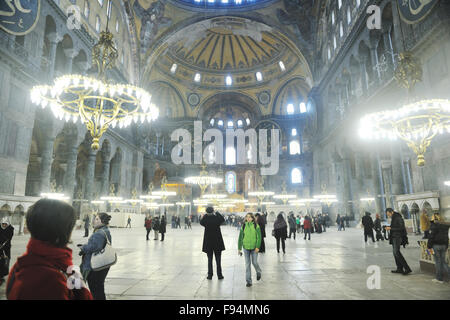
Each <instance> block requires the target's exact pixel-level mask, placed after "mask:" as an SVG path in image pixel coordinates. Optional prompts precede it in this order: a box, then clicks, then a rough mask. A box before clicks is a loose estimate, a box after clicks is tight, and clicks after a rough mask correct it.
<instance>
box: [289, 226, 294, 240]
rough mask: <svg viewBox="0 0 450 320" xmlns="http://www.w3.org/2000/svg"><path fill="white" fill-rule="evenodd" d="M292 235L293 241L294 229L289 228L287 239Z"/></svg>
mask: <svg viewBox="0 0 450 320" xmlns="http://www.w3.org/2000/svg"><path fill="white" fill-rule="evenodd" d="M292 234H293V235H294V240H295V229H293V228H289V237H288V238H289V239H290V238H291V235H292Z"/></svg>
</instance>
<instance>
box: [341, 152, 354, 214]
mask: <svg viewBox="0 0 450 320" xmlns="http://www.w3.org/2000/svg"><path fill="white" fill-rule="evenodd" d="M342 169H343V174H344V193H343V195H344V199H343V201H344V207H345V211H346V214H347V215H348V216H349V217H352V218H354V217H355V214H354V210H353V202H352V201H353V196H352V195H353V193H352V173H351V168H350V160H349V159H348V158H344V159H342Z"/></svg>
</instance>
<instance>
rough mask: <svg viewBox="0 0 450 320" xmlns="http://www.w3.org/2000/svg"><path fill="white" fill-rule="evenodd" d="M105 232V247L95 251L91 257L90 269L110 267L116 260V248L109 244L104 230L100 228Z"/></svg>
mask: <svg viewBox="0 0 450 320" xmlns="http://www.w3.org/2000/svg"><path fill="white" fill-rule="evenodd" d="M102 232H103V233H104V234H105V238H106V244H105V247H104V248H103V249H102V250H100V251H99V252H95V253H93V254H92V257H91V268H92V271H100V270H103V269H106V268H109V267H111V266H112V265H114V264H116V262H117V253H116V250H114V248H113V247H112V246H111V243H110V242H109V240H108V236H107V235H106V232H105V231H103V230H102Z"/></svg>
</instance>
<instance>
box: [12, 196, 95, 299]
mask: <svg viewBox="0 0 450 320" xmlns="http://www.w3.org/2000/svg"><path fill="white" fill-rule="evenodd" d="M26 221H27V228H28V230H29V231H30V233H31V238H30V241H29V242H28V245H27V251H26V252H25V254H24V255H23V256H21V257H19V258H18V259H17V262H16V263H15V264H14V266H13V267H12V269H11V272H10V274H9V279H8V283H7V286H6V294H7V298H8V300H92V295H91V293H90V292H89V290H88V289H86V285H85V283H84V281H83V279H82V277H81V273H80V272H79V271H78V270H77V269H76V267H75V268H74V267H73V263H72V249H70V248H68V247H67V244H68V243H69V240H70V237H71V234H72V230H73V228H74V226H75V211H74V209H73V208H72V207H71V206H70V205H68V204H67V203H65V202H62V201H58V200H50V199H41V200H39V201H38V202H36V203H35V204H34V205H33V206H32V207H31V208H30V210H29V211H28V213H27V216H26ZM74 269H75V270H74Z"/></svg>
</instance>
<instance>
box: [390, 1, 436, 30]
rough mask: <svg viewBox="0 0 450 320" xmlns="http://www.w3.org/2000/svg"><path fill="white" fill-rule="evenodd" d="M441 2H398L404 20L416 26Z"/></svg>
mask: <svg viewBox="0 0 450 320" xmlns="http://www.w3.org/2000/svg"><path fill="white" fill-rule="evenodd" d="M438 2H439V0H398V9H399V11H400V14H401V16H402V19H403V20H404V21H405V22H407V23H409V24H414V23H417V22H419V21H421V20H423V19H424V18H425V17H426V16H427V15H428V14H429V13H430V12H431V10H432V9H433V7H434V6H435V5H436V3H438Z"/></svg>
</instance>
